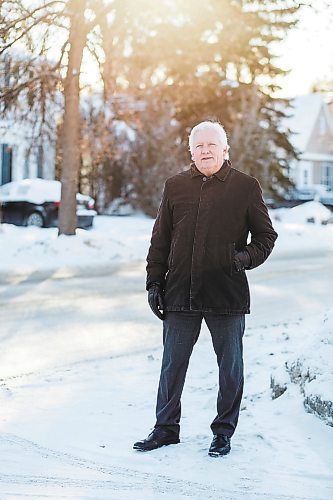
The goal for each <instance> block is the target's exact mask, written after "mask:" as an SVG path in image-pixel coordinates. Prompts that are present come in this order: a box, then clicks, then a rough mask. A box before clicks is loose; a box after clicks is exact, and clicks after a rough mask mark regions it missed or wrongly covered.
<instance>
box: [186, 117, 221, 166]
mask: <svg viewBox="0 0 333 500" xmlns="http://www.w3.org/2000/svg"><path fill="white" fill-rule="evenodd" d="M206 129H211V130H215V131H216V132H217V133H218V136H219V139H220V141H221V144H222V146H223V148H225V147H226V148H227V150H228V151H229V148H230V146H229V144H228V138H227V134H226V133H225V130H224V128H223V125H221V123H219V122H210V121H205V122H201V123H198V125H195V127H193V128H192V130H191V132H190V135H189V136H188V145H189V149H190V152H191V153H193V146H194V135H195V134H196V133H197V132H199V131H200V130H206ZM224 158H225V160H229V153H228V152H227V154H226V155H225V157H224Z"/></svg>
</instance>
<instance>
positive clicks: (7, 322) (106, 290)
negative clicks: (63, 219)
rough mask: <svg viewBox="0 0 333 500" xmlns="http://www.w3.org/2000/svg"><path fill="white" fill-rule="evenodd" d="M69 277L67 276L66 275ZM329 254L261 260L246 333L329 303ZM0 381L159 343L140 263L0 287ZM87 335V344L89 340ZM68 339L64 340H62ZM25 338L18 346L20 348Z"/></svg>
mask: <svg viewBox="0 0 333 500" xmlns="http://www.w3.org/2000/svg"><path fill="white" fill-rule="evenodd" d="M69 275H70V273H69ZM332 276H333V254H323V255H320V254H319V255H318V256H316V257H315V258H313V257H309V256H304V257H303V258H302V257H301V256H298V257H297V258H289V259H288V258H286V259H273V258H271V259H270V260H268V261H267V262H266V263H265V264H264V265H263V266H261V267H259V268H258V269H254V270H252V271H250V272H248V277H249V282H250V289H251V297H252V304H251V311H252V313H251V315H249V316H247V326H248V328H254V327H258V326H266V327H267V326H270V325H274V324H278V323H281V322H286V321H294V320H297V319H299V318H302V317H303V316H304V315H305V314H306V315H307V316H309V314H316V313H320V312H322V311H324V310H325V309H326V308H328V307H330V306H331V305H332V281H331V277H332ZM0 312H1V333H0V341H1V345H2V351H1V354H0V366H1V377H2V378H3V377H7V376H15V375H17V374H20V373H22V372H30V371H34V370H36V369H42V368H50V367H52V366H54V364H57V363H58V362H59V357H58V354H57V353H58V351H59V349H61V350H62V352H63V357H62V361H63V363H64V364H68V363H74V362H78V361H82V360H84V359H86V357H87V356H89V357H90V358H91V359H93V358H94V357H101V356H103V353H104V352H105V341H107V342H108V344H109V350H108V352H107V355H108V356H110V355H113V356H119V355H124V354H126V353H129V352H137V351H142V350H144V349H146V348H154V347H158V346H159V345H160V323H159V321H158V320H157V319H156V318H155V317H154V316H153V315H152V314H151V313H150V310H149V308H148V305H147V303H146V291H145V274H144V264H143V263H142V262H141V263H132V264H129V265H123V266H120V267H115V268H114V269H113V270H110V269H108V270H106V269H103V268H100V269H97V270H90V271H89V272H88V271H87V272H84V271H80V272H76V273H73V277H69V278H68V277H67V278H61V277H60V278H59V273H57V272H50V273H41V274H38V275H37V276H35V275H34V274H32V275H28V276H25V277H23V278H13V279H12V280H11V279H9V278H7V282H6V283H1V282H0ZM92 337H93V341H92ZM68 338H70V342H68V341H67V340H68ZM23 340H24V342H23Z"/></svg>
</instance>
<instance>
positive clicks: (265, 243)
mask: <svg viewBox="0 0 333 500" xmlns="http://www.w3.org/2000/svg"><path fill="white" fill-rule="evenodd" d="M254 181H255V182H254V185H253V191H252V193H251V198H250V203H249V206H248V212H247V216H248V227H249V230H250V233H251V241H250V243H249V244H248V245H246V247H245V249H246V250H247V251H248V253H249V254H250V257H251V265H250V266H249V268H248V269H254V268H255V267H258V266H260V265H261V264H262V263H263V262H265V260H266V259H267V258H268V256H269V255H270V253H271V252H272V250H273V247H274V243H275V240H276V238H277V237H278V234H277V233H276V232H275V231H274V229H273V226H272V222H271V219H270V217H269V215H268V210H267V206H266V204H265V202H264V200H263V196H262V190H261V187H260V184H259V182H258V181H257V180H256V179H254Z"/></svg>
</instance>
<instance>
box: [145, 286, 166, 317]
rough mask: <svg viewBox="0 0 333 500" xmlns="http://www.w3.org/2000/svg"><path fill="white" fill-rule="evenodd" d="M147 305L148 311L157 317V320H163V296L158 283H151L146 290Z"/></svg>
mask: <svg viewBox="0 0 333 500" xmlns="http://www.w3.org/2000/svg"><path fill="white" fill-rule="evenodd" d="M148 303H149V306H150V309H151V310H152V311H153V313H154V314H155V315H156V316H157V317H158V319H164V314H163V311H164V304H163V294H162V287H161V285H160V284H159V283H153V284H152V285H151V286H150V287H149V289H148Z"/></svg>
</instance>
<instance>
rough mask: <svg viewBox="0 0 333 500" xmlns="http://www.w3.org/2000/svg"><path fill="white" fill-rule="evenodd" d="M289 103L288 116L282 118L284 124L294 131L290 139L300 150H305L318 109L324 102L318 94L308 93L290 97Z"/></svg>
mask: <svg viewBox="0 0 333 500" xmlns="http://www.w3.org/2000/svg"><path fill="white" fill-rule="evenodd" d="M290 104H291V105H292V107H289V108H287V114H288V115H290V116H288V118H286V119H285V120H283V121H284V126H286V127H288V128H289V129H290V130H291V131H292V132H294V134H292V135H291V137H290V140H291V142H292V144H293V146H294V147H295V148H296V149H298V150H299V151H301V152H302V151H305V150H306V146H307V144H308V142H309V139H310V136H311V134H312V132H313V128H314V126H315V124H316V121H317V119H318V116H319V113H320V110H321V108H322V106H326V103H325V101H324V99H323V97H322V96H321V95H320V94H308V95H303V96H299V97H296V98H295V99H292V100H291V101H290Z"/></svg>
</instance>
